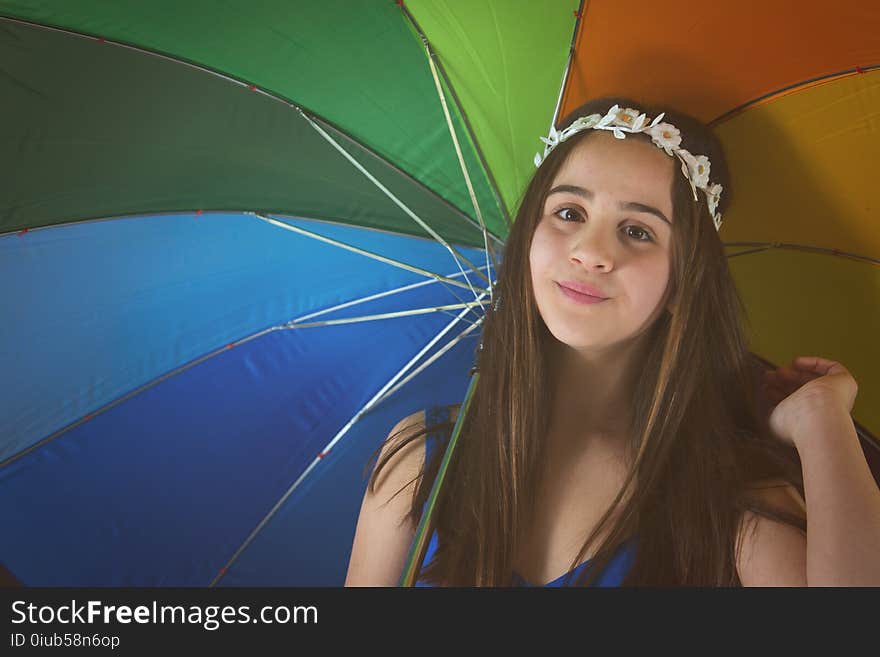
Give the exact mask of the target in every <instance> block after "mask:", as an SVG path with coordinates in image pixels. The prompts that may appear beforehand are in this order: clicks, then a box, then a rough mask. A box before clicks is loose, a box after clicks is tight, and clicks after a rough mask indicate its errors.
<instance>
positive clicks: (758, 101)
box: [706, 64, 880, 128]
mask: <svg viewBox="0 0 880 657" xmlns="http://www.w3.org/2000/svg"><path fill="white" fill-rule="evenodd" d="M877 69H880V64H867V65H865V66H858V67H856V68H848V69H845V70H843V71H835V72H834V73H827V74H825V75H819V76H816V77H814V78H809V79H807V80H801V81H800V82H795V83H794V84H789V85H787V86H785V87H782V88H780V89H775V90H773V91H770V92H768V93H766V94H763V95H761V96H758V97H757V98H752V99H751V100H747V101H746V102H744V103H742V104H741V105H738V106H737V107H734V108H733V109H731V110H727V111H726V112H724V113H723V114H721V115H719V116H716V117H715V118H714V119H712V120H711V121H709V122H708V123H707V124H706V125H708V126H709V127H710V128H714V127H716V126H718V125H720V124H721V123H724V122H725V121H727V120H729V119H732V118H733V117H735V116H736V115H737V114H739V113H740V112H743V111H745V110H747V109H749V108H751V107H754V106H757V105H762V104H763V103H764V102H766V101H769V100H771V99H772V98H774V97H775V96H781V95H785V94H786V93H787V92H791V91H797V90H800V89H801V88H807V87H810V86H814V85H816V84H818V83H820V82H831V81H833V80H835V79H837V78H842V77H847V76H851V75H862V74H864V73H866V72H867V71H874V70H877Z"/></svg>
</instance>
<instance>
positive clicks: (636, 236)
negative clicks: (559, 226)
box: [555, 208, 654, 242]
mask: <svg viewBox="0 0 880 657" xmlns="http://www.w3.org/2000/svg"><path fill="white" fill-rule="evenodd" d="M555 214H556V216H557V217H559V219H560V220H562V221H564V222H565V223H573V222H575V221H579V220H580V218H581V214H580V212H578V211H577V210H575V209H574V208H560V209H559V210H557V211H556V212H555ZM630 229H634V230H635V233H633V232H632V231H631V230H630ZM624 230H625V231H626V234H627V235H628V236H629V237H630V238H632V239H633V240H634V241H636V242H653V241H654V238H653V237H651V233H649V232H648V231H647V230H645V229H644V228H642V227H641V226H636V225H634V224H630V225H629V226H626V227H624Z"/></svg>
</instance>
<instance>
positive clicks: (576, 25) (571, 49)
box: [549, 0, 584, 132]
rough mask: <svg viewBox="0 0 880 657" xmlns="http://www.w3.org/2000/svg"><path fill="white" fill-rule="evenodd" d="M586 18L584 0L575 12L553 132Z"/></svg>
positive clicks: (552, 121)
mask: <svg viewBox="0 0 880 657" xmlns="http://www.w3.org/2000/svg"><path fill="white" fill-rule="evenodd" d="M583 16H584V0H580V5H579V6H578V9H577V12H575V20H574V30H573V31H572V34H571V44H570V45H569V47H568V59H567V60H566V62H565V70H563V72H562V84H560V85H559V95H558V96H557V98H556V107H555V108H554V110H553V116H552V117H550V130H549V132H552V131H553V129H554V128H555V126H556V120H557V119H558V118H559V108H560V107H562V98H563V96H564V95H565V85H566V84H568V75H569V72H570V71H571V60H572V55H574V45H575V43H576V42H577V34H578V29H579V28H580V26H581V20H582V19H583Z"/></svg>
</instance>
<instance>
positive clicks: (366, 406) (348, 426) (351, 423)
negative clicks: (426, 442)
mask: <svg viewBox="0 0 880 657" xmlns="http://www.w3.org/2000/svg"><path fill="white" fill-rule="evenodd" d="M487 294H488V293H487V292H483V293H482V294H480V295H479V297H478V298H477V301H480V300H481V299H482V298H483V297H485V296H486V295H487ZM466 312H467V311H466V309H465V310H462V312H461V313H459V315H458V317H456V319H454V320H452V321H451V322H449V323H448V324H447V325H446V326H445V327H443V329H442V330H441V331H440V332H439V333H438V334H437V335H436V336H434V337H433V338H432V339H431V340H430V341H429V342H428V343H427V344H426V345H425V346H424V347H422V348H421V349H420V350H419V352H418V353H417V354H416V355H415V356H413V357H412V358H411V359H410V360H409V362H408V363H407V364H406V365H404V366H403V367H402V368H401V369H400V370H399V371H398V372H397V374H395V375H394V376H393V377H391V379H390V380H389V381H388V382H387V383H386V384H385V385H384V386H382V388H381V389H380V390H379V392H377V393H376V394H375V395H373V397H372V399H370V401H368V402H367V403H366V404H364V406H363V407H362V408H361V409H360V410H359V411H358V412H357V413H355V414H354V416H353V417H351V418H350V419H349V420H348V422H346V424H345V426H343V427H342V428H341V429H340V430H339V431H338V432H337V433H336V435H335V436H334V437H333V438H332V439H331V440H330V442H328V443H327V444H326V445H325V446H324V448H323V449H322V450H321V452H320V453H319V454H318V455H317V456H316V457H315V458H314V459H313V460H312V462H311V463H310V464H309V465H308V467H306V469H305V470H303V472H302V474H300V476H299V477H297V479H296V481H294V482H293V484H292V485H291V486H290V488H288V489H287V491H285V493H284V495H282V496H281V498H280V499H279V500H278V501H277V502H276V503H275V505H274V506H273V507H272V508H271V509H270V510H269V512H268V513H267V514H266V515H265V516H264V517H263V519H262V520H260V522H259V523H258V524H257V526H256V527H254V529H253V530H252V531H251V533H250V534H249V535H248V537H247V538H246V539H245V540H244V542H243V543H242V544H241V545H240V546H239V547H238V549H237V550H236V551H235V553H234V554H233V555H232V557H230V559H229V561H227V562H226V564H225V565H224V566H223V567H222V568H221V569H220V570H219V571H218V573H217V575H216V576H215V577H214V579H213V580H212V581H211V583H210V584H209V586H211V587H213V586H215V585H216V584H217V583H218V582H219V581H220V580H221V579H222V578H223V576H224V575H225V574H226V573H227V572H229V568H230V567H231V566H232V565H233V564H234V563H235V562H236V561H237V560H238V558H239V557H240V556H241V555H242V553H243V552H244V551H245V550H246V549H247V548H248V546H250V544H251V543H252V542H253V541H254V539H255V538H256V537H257V535H258V534H259V533H260V532H261V531H262V529H263V527H265V526H266V524H267V523H268V522H269V520H271V519H272V517H273V516H274V515H275V514H276V513H277V512H278V510H279V509H280V508H281V507H282V506H283V505H284V502H286V501H287V499H288V498H289V497H290V495H291V494H292V493H293V491H295V490H296V489H297V488H298V487H299V485H300V483H302V482H303V481H304V480H305V478H306V477H307V476H308V475H309V473H310V472H311V471H312V470H313V469H314V468H315V466H316V465H317V464H318V463H319V462H320V461H321V460H322V459H323V458H324V457H325V456H327V454H328V453H329V452H330V450H331V449H333V446H334V445H335V444H336V443H337V442H339V440H340V439H341V438H342V437H343V436H344V435H345V434H346V433H348V431H349V429H351V427H352V426H354V424H355V423H356V422H357V421H358V420H359V419H360V418H361V417H363V416H364V415H365V414H366V413H367V412H368V411H369V410H371V409H372V408H373V406H374V405H375V403H376V400H378V399H380V398H381V397H382V396H383V395H384V394H385V392H386V391H387V390H388V389H389V388H391V387H392V386H393V385H394V384H395V383H396V382H397V380H398V379H400V378H401V377H403V375H404V374H405V373H406V371H407V370H409V368H410V367H412V366H413V365H414V364H415V363H416V362H418V361H419V359H420V358H421V357H422V356H423V355H424V354H425V353H426V352H428V351H429V350H430V349H431V347H433V346H434V345H435V344H436V343H437V342H438V341H439V340H440V339H441V338H442V337H443V336H444V335H446V333H448V332H449V331H450V330H451V329H452V327H453V326H455V325H456V324H457V323H458V322H459V320H460V319H461V318H463V317H464V315H465V314H466Z"/></svg>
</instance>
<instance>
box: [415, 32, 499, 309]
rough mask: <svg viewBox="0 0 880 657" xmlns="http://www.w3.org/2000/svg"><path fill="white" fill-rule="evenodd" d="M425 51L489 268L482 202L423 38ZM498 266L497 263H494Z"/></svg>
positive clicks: (435, 68)
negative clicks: (480, 233)
mask: <svg viewBox="0 0 880 657" xmlns="http://www.w3.org/2000/svg"><path fill="white" fill-rule="evenodd" d="M423 43H424V45H425V52H426V53H427V55H428V65H429V66H430V67H431V76H432V77H433V78H434V86H435V87H436V88H437V95H438V96H439V97H440V105H441V106H442V107H443V116H444V117H445V118H446V127H447V128H449V134H450V136H451V137H452V144H453V145H454V146H455V154H456V156H457V157H458V164H459V166H460V167H461V173H462V175H464V182H465V185H467V189H468V194H470V197H471V204H472V205H473V206H474V213H475V214H476V215H477V221H478V222H479V223H480V229H481V230H482V232H483V248H484V250H485V253H486V268H487V269H488V268H489V240H488V238H487V237H486V232H487V231H486V222H485V221H484V220H483V213H482V212H481V211H480V204H479V203H478V202H477V195H476V193H475V192H474V185H473V183H472V182H471V176H470V174H469V173H468V169H467V165H466V164H465V161H464V155H462V152H461V146H460V145H459V143H458V135H456V134H455V126H453V125H452V116H451V115H450V114H449V107H448V106H447V104H446V96H444V95H443V85H441V84H440V78H439V77H438V76H437V67H436V66H435V65H434V57H433V53H432V52H431V48H430V47H429V46H428V40H427V39H423ZM492 264H493V266H494V267H496V268H497V263H495V262H493V263H492ZM493 296H494V292H493V290H492V286H491V285H489V301H490V304H491V302H492V298H493Z"/></svg>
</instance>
